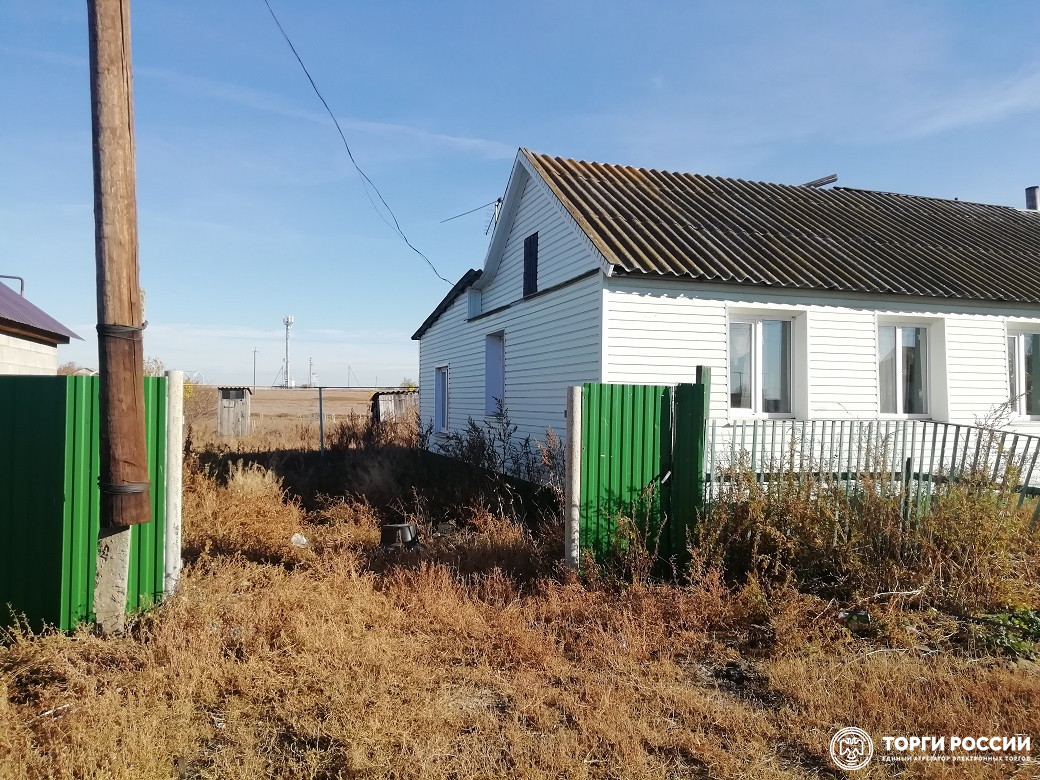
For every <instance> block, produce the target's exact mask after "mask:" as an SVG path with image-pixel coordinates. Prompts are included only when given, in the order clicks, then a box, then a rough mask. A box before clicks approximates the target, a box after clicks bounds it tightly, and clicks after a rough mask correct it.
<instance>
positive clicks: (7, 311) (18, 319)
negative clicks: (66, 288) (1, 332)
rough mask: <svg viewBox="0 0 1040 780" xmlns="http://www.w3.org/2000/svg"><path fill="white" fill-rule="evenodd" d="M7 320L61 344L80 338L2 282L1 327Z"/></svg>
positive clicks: (0, 285)
mask: <svg viewBox="0 0 1040 780" xmlns="http://www.w3.org/2000/svg"><path fill="white" fill-rule="evenodd" d="M5 322H6V323H8V324H11V325H14V326H16V327H17V326H21V327H22V328H27V329H29V330H30V331H34V332H37V333H39V334H40V335H41V336H45V337H50V338H52V339H53V340H54V341H56V342H59V343H61V344H68V343H69V339H78V338H79V336H77V335H76V334H75V333H73V332H72V331H71V330H69V329H68V328H66V327H65V326H64V325H62V324H61V323H60V322H58V321H57V320H56V319H54V318H53V317H52V316H50V315H49V314H47V312H45V311H43V310H42V309H40V308H39V307H38V306H35V305H33V304H32V303H30V302H29V299H28V298H25V297H23V296H21V295H19V294H18V293H17V292H15V291H14V290H12V289H11V288H10V287H8V286H7V285H6V284H2V283H0V329H2V328H3V325H4V323H5Z"/></svg>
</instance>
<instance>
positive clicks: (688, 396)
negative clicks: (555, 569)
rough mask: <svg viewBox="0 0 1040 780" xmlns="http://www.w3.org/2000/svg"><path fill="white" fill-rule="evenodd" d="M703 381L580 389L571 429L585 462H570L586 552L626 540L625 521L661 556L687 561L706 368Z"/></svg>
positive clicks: (699, 495) (698, 488)
mask: <svg viewBox="0 0 1040 780" xmlns="http://www.w3.org/2000/svg"><path fill="white" fill-rule="evenodd" d="M698 379H699V381H698V382H697V383H696V384H680V385H676V386H674V387H673V386H668V385H612V384H591V383H590V384H585V385H582V388H581V415H580V424H579V423H578V421H577V420H575V421H574V424H573V426H574V427H575V428H578V431H577V432H579V433H580V439H581V448H580V455H579V457H580V464H572V469H573V470H574V478H572V482H579V480H580V482H579V484H578V501H577V502H576V503H577V506H576V509H577V515H578V517H577V522H578V536H579V539H580V546H581V547H582V548H583V549H586V550H589V551H591V552H592V553H593V554H595V555H597V556H599V555H602V554H604V553H605V552H606V551H607V550H609V549H610V548H611V547H612V546H613V545H615V544H617V543H618V542H619V541H620V540H621V538H622V537H619V523H625V524H628V523H634V526H635V528H636V529H637V530H638V533H639V534H640V536H642V538H643V539H645V540H646V542H647V543H648V545H649V546H650V547H651V549H653V548H655V547H656V549H657V551H658V554H659V557H661V558H663V559H665V560H672V561H675V562H678V563H682V562H683V561H684V560H685V558H686V555H687V536H688V533H689V530H690V529H691V527H692V526H693V524H694V523H695V521H696V518H697V513H698V511H699V510H700V509H701V506H702V501H703V496H704V476H705V468H704V466H705V457H704V455H705V440H706V436H705V432H706V424H705V420H706V417H707V399H708V391H709V387H710V377H709V374H708V371H707V369H699V370H698ZM575 416H576V417H577V415H575ZM572 430H573V428H572ZM622 536H623V535H622ZM622 543H623V542H622Z"/></svg>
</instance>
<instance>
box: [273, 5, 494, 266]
mask: <svg viewBox="0 0 1040 780" xmlns="http://www.w3.org/2000/svg"><path fill="white" fill-rule="evenodd" d="M264 5H266V6H267V10H268V12H269V13H270V14H271V18H272V19H273V20H274V23H275V25H276V26H277V27H278V31H279V32H280V33H281V34H282V37H283V38H285V42H286V43H287V44H289V48H290V49H291V50H292V53H293V56H294V57H296V61H297V62H298V63H300V67H301V68H302V69H303V73H304V75H305V76H306V77H307V81H309V82H310V84H311V89H313V90H314V94H315V95H317V96H318V100H320V101H321V104H322V105H323V106H325V111H326V112H327V113H328V115H329V117H331V119H332V123H333V124H334V125H336V130H337V131H338V132H339V137H340V140H342V141H343V146H344V148H346V150H347V156H348V157H349V158H350V162H351V164H352V165H353V166H354V169H355V170H356V171H357V172H358V175H359V176H360V177H361V179H362V184H363V186H364V188H365V194H366V195H367V196H368V202H369V203H371V204H372V208H373V209H374V210H375V212H376V213H377V214H378V215H379V217H380V219H382V220H383V222H384V223H386V225H387V227H389V228H390V229H391V230H393V231H394V232H395V233H397V235H399V236H400V237H401V240H402V241H404V242H405V244H407V245H408V248H409V249H411V250H412V251H413V252H415V254H417V255H419V257H421V258H422V259H423V260H425V261H426V265H428V266H430V270H431V271H433V273H434V274H435V275H436V276H437V278H438V279H440V280H441V281H442V282H446V283H447V284H451V282H449V281H448V280H447V279H445V278H444V277H443V276H441V273H440V271H438V270H437V267H436V266H435V265H434V264H433V263H432V262H431V261H430V258H428V257H427V256H426V255H424V254H423V253H422V252H420V251H419V250H418V249H417V248H416V247H415V245H414V244H412V242H411V241H409V240H408V236H406V235H405V234H404V230H402V229H401V225H400V223H399V222H398V221H397V216H396V215H395V214H394V210H393V209H392V208H390V204H389V203H387V202H386V198H384V197H383V193H381V192H380V191H379V188H378V187H377V186H376V185H375V182H373V181H372V180H371V179H370V178H369V177H368V174H367V173H365V172H364V171H363V170H361V166H360V165H358V164H357V160H355V159H354V153H353V152H352V151H351V150H350V144H349V143H347V136H346V135H345V134H344V132H343V128H342V127H340V125H339V120H337V119H336V115H335V114H334V113H332V109H331V108H329V104H328V102H326V100H325V97H324V96H323V95H322V94H321V90H319V89H318V85H317V84H315V83H314V78H313V77H312V76H311V73H310V71H309V70H307V66H306V65H304V64H303V59H302V58H301V57H300V53H299V52H298V51H296V47H295V46H294V45H293V42H292V40H291V39H290V38H289V34H288V33H287V32H286V31H285V28H284V27H282V23H281V22H280V21H278V16H277V15H276V14H275V12H274V9H273V8H272V7H271V3H270V2H269V1H268V0H264ZM369 187H371V188H372V191H373V192H375V194H376V197H377V198H379V202H380V203H382V204H383V207H384V208H385V209H386V211H387V213H388V214H389V215H390V219H392V220H393V224H392V225H391V224H390V223H389V222H387V220H386V217H385V216H383V213H382V212H381V211H380V210H379V208H378V207H377V206H376V204H375V201H373V200H372V196H371V194H370V193H369V189H368V188H369ZM492 202H493V201H492ZM481 208H483V206H481Z"/></svg>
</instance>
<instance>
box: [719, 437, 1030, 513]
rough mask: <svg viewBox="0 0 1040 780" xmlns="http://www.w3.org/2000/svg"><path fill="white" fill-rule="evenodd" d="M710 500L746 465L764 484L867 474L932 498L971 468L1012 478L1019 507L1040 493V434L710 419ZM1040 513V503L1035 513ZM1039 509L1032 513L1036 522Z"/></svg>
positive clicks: (844, 478) (995, 476)
mask: <svg viewBox="0 0 1040 780" xmlns="http://www.w3.org/2000/svg"><path fill="white" fill-rule="evenodd" d="M706 449H707V452H706V453H705V455H706V461H707V462H706V466H707V476H708V478H707V480H706V484H705V493H706V496H705V497H706V499H707V500H708V501H709V502H711V501H713V500H715V499H716V498H717V497H719V495H720V492H721V488H722V485H723V483H724V482H726V481H727V480H728V479H729V478H730V475H731V473H732V472H731V469H730V467H731V466H736V465H738V464H739V465H742V466H743V467H746V468H749V469H750V470H751V472H752V473H754V474H755V477H756V479H758V481H759V482H760V483H769V482H771V481H773V480H775V479H778V478H780V476H781V475H789V474H792V473H794V474H802V475H816V476H818V477H820V478H827V479H832V480H839V481H842V482H845V483H846V484H847V485H852V484H853V483H855V482H857V481H858V480H859V479H860V478H862V477H863V476H865V475H868V474H869V475H870V476H871V477H873V478H874V479H877V478H878V477H879V476H881V477H883V478H886V479H887V480H889V481H890V483H891V484H892V485H893V487H894V489H896V490H900V491H908V490H910V489H911V484H912V483H913V485H914V487H915V488H916V496H917V498H918V499H919V500H928V499H929V498H930V497H931V495H932V490H933V487H934V485H935V484H936V483H938V482H942V481H947V480H956V479H958V478H960V477H962V476H963V475H965V474H972V475H983V474H984V475H987V476H989V477H990V478H992V479H994V480H997V479H1007V478H1011V479H1014V480H1015V482H1016V489H1017V490H1018V491H1019V492H1020V497H1019V505H1020V506H1021V504H1022V503H1023V502H1024V501H1025V500H1026V498H1027V496H1035V495H1040V468H1038V467H1037V466H1038V462H1040V436H1031V435H1028V434H1023V433H1018V432H1015V431H1004V430H994V429H992V428H981V427H978V426H973V425H958V424H954V423H943V422H932V421H929V420H804V421H803V420H784V419H770V420H746V421H739V420H738V421H722V420H711V421H709V424H708V431H707V447H706ZM1036 514H1040V502H1038V504H1037V513H1036ZM1035 520H1036V515H1034V521H1035Z"/></svg>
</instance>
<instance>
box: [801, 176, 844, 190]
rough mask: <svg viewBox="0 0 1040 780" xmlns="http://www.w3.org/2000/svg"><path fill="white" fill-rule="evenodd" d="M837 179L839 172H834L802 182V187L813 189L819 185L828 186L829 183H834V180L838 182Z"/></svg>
mask: <svg viewBox="0 0 1040 780" xmlns="http://www.w3.org/2000/svg"><path fill="white" fill-rule="evenodd" d="M837 180H838V174H836V173H832V174H831V175H830V176H824V177H822V178H819V179H813V180H812V181H807V182H806V183H805V184H802V185H801V186H802V187H812V188H813V189H815V188H817V187H826V186H827V185H828V184H834V182H836V181H837Z"/></svg>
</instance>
